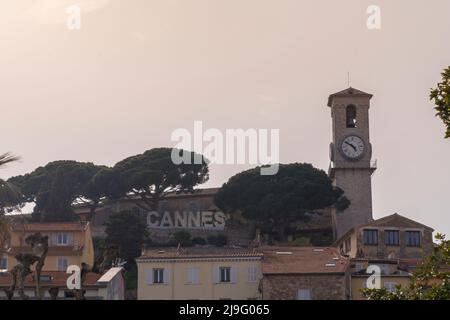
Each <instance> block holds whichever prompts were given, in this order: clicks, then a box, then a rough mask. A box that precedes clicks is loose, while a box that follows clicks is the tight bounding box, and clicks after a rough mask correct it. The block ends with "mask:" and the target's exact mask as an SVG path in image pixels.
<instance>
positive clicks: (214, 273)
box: [213, 267, 220, 283]
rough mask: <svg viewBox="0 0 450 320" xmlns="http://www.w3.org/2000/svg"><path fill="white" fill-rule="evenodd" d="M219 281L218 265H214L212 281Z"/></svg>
mask: <svg viewBox="0 0 450 320" xmlns="http://www.w3.org/2000/svg"><path fill="white" fill-rule="evenodd" d="M219 282H220V269H219V267H215V268H214V269H213V283H219Z"/></svg>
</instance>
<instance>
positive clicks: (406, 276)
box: [351, 259, 418, 300]
mask: <svg viewBox="0 0 450 320" xmlns="http://www.w3.org/2000/svg"><path fill="white" fill-rule="evenodd" d="M417 263H418V261H414V260H411V261H406V260H405V261H399V260H392V259H352V266H351V271H352V273H351V291H352V292H351V299H352V300H365V299H366V298H365V297H364V296H363V294H362V292H361V291H362V290H363V289H366V288H367V287H368V282H371V283H372V284H373V285H375V284H376V282H375V279H374V277H373V276H372V272H373V271H372V270H370V272H369V273H367V268H369V266H378V267H379V271H380V277H379V288H385V289H387V290H388V291H391V292H393V291H395V289H396V287H397V286H398V285H400V286H402V287H403V288H405V287H407V286H408V285H409V283H410V280H411V276H412V272H413V270H414V269H415V267H416V265H417ZM371 276H372V278H369V277H371Z"/></svg>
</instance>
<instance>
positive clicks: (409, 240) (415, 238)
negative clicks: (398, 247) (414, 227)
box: [406, 231, 420, 247]
mask: <svg viewBox="0 0 450 320" xmlns="http://www.w3.org/2000/svg"><path fill="white" fill-rule="evenodd" d="M406 245H407V246H409V247H420V231H406Z"/></svg>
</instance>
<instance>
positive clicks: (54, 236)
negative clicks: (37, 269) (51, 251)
mask: <svg viewBox="0 0 450 320" xmlns="http://www.w3.org/2000/svg"><path fill="white" fill-rule="evenodd" d="M52 244H53V245H54V246H57V245H58V234H56V233H54V234H53V235H52Z"/></svg>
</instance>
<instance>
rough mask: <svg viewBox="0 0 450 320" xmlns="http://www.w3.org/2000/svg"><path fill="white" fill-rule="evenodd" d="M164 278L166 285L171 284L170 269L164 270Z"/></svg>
mask: <svg viewBox="0 0 450 320" xmlns="http://www.w3.org/2000/svg"><path fill="white" fill-rule="evenodd" d="M163 277H164V279H163V280H164V283H165V284H167V283H170V268H164V275H163Z"/></svg>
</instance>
